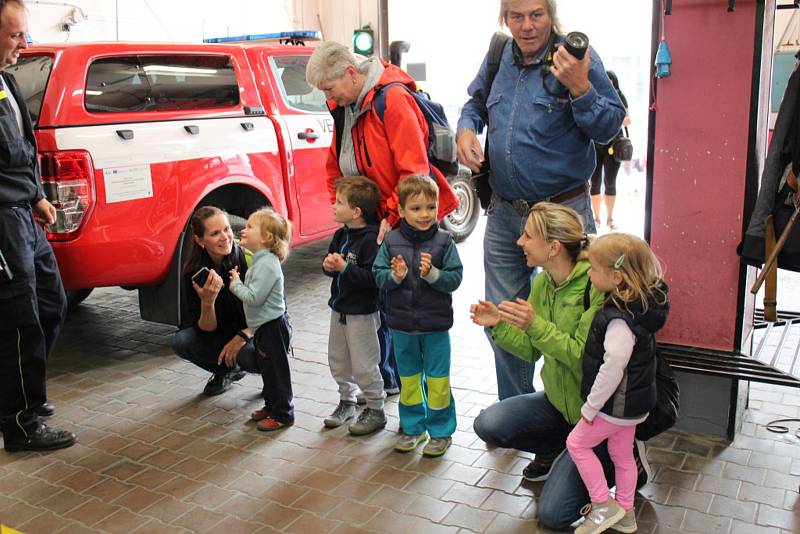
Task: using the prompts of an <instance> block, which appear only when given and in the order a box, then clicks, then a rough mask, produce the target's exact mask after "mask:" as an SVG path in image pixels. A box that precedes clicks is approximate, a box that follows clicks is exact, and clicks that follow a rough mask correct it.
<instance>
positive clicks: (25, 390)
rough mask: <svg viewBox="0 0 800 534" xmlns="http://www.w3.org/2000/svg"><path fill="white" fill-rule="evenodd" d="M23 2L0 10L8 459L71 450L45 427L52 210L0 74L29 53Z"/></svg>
mask: <svg viewBox="0 0 800 534" xmlns="http://www.w3.org/2000/svg"><path fill="white" fill-rule="evenodd" d="M27 31H28V17H27V13H26V11H25V5H24V3H23V2H22V0H8V1H6V2H3V3H0V266H2V268H1V269H0V430H2V432H3V445H4V447H5V449H6V450H7V451H9V452H14V451H45V450H52V449H60V448H64V447H69V446H70V445H72V444H74V443H75V435H74V434H72V433H71V432H67V431H65V430H56V429H54V428H50V427H48V426H46V425H45V424H44V423H43V422H42V420H41V416H45V415H52V413H53V406H52V405H51V404H49V403H47V395H46V388H45V374H46V365H47V354H48V353H49V352H50V350H51V349H52V348H53V344H54V343H55V340H56V338H57V337H58V332H59V330H60V329H61V324H62V322H63V319H64V316H65V314H66V296H65V294H64V287H63V285H62V284H61V277H60V275H59V273H58V266H57V265H56V260H55V256H54V255H53V249H52V248H51V247H50V243H48V242H47V238H46V237H45V234H44V231H43V230H42V228H41V226H40V224H42V223H44V224H53V223H55V222H56V209H55V208H54V207H53V205H52V204H50V202H48V200H47V199H46V198H45V196H44V192H43V190H42V184H41V182H40V180H39V169H38V162H37V157H36V141H35V139H34V137H33V130H32V127H31V118H30V115H29V114H28V109H27V108H26V107H25V100H24V99H23V98H22V95H21V94H20V91H19V88H18V87H17V83H16V81H15V80H14V77H13V76H11V75H10V74H8V73H7V72H5V69H6V67H10V66H11V65H14V64H15V63H16V62H17V59H18V58H19V51H20V50H21V49H24V48H27V47H28V44H27V40H26V39H27Z"/></svg>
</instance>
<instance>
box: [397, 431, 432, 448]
mask: <svg viewBox="0 0 800 534" xmlns="http://www.w3.org/2000/svg"><path fill="white" fill-rule="evenodd" d="M426 439H428V433H427V432H423V433H422V434H400V437H399V438H398V439H397V443H395V444H394V450H396V451H397V452H411V451H413V450H414V449H416V448H417V447H418V446H419V444H420V443H422V442H423V441H425V440H426Z"/></svg>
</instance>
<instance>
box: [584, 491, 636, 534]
mask: <svg viewBox="0 0 800 534" xmlns="http://www.w3.org/2000/svg"><path fill="white" fill-rule="evenodd" d="M581 515H584V516H586V517H585V518H584V520H583V523H581V524H580V525H578V528H576V529H575V534H599V533H600V532H605V531H606V530H608V529H609V528H611V527H612V526H615V525H616V523H617V522H619V520H620V519H622V518H623V517H624V516H625V510H623V509H622V506H620V505H619V503H618V502H617V501H615V500H614V499H612V498H610V497H609V499H608V501H606V502H604V503H602V504H600V503H591V504H587V505H586V506H584V507H583V509H581Z"/></svg>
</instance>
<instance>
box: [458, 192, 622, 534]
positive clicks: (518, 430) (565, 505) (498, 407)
mask: <svg viewBox="0 0 800 534" xmlns="http://www.w3.org/2000/svg"><path fill="white" fill-rule="evenodd" d="M517 245H519V246H520V247H521V248H522V250H523V252H524V254H525V257H526V258H527V262H528V266H529V267H541V268H542V272H540V273H539V274H538V275H536V277H535V278H534V280H533V283H532V284H531V293H530V296H529V297H528V300H527V301H525V300H522V299H517V300H516V301H514V302H511V301H503V302H501V303H500V304H498V305H495V304H494V303H491V302H487V301H479V302H478V303H477V304H473V305H472V306H471V310H470V311H471V314H472V320H473V322H475V323H476V324H478V325H481V326H485V327H491V328H492V337H493V338H494V341H495V343H496V344H497V345H498V346H500V347H502V348H503V349H505V350H507V351H508V352H510V353H512V354H514V355H516V356H517V357H519V358H522V359H523V360H526V361H529V362H533V361H536V360H538V359H540V358H542V359H543V360H544V365H543V367H542V368H541V376H542V381H543V382H544V391H537V392H535V393H529V394H525V395H517V396H515V397H510V398H507V399H504V400H502V401H500V402H498V403H495V404H493V405H492V406H489V407H488V408H486V409H485V410H483V411H482V412H481V413H480V415H478V417H477V418H476V419H475V423H474V429H475V433H476V434H477V435H478V437H480V438H481V439H482V440H483V441H485V442H486V443H488V444H490V445H494V446H497V447H505V448H512V449H519V450H523V451H527V452H532V453H534V454H535V455H536V456H535V458H534V460H533V461H532V462H531V463H530V464H529V465H528V466H527V467H526V468H525V469H524V471H523V476H524V478H526V479H527V480H530V481H543V480H547V482H546V483H545V485H544V488H542V493H541V496H540V498H539V502H538V503H537V508H538V515H539V523H540V524H541V525H542V526H545V527H548V528H565V527H567V526H569V524H570V523H572V522H573V521H575V520H576V519H578V517H580V515H579V512H580V509H581V507H582V506H583V505H584V504H586V503H587V502H589V497H588V493H587V491H586V488H585V487H584V485H583V482H582V481H581V478H580V475H579V474H578V472H577V469H576V468H575V465H574V464H573V463H572V459H571V458H570V457H569V454H563V455H561V453H562V452H563V451H564V450H565V448H566V439H567V436H568V435H569V433H570V431H571V430H572V427H573V426H575V424H576V423H577V422H578V420H579V419H580V418H581V405H582V404H583V400H582V399H581V376H582V368H581V359H582V357H583V348H584V344H585V342H586V336H587V334H588V333H589V327H590V326H591V324H592V319H594V316H595V313H596V312H597V311H598V310H599V309H600V308H601V306H602V304H603V298H604V296H603V294H602V293H600V292H598V291H597V290H596V289H594V288H593V287H592V286H591V284H590V282H589V276H588V271H589V261H588V260H587V259H586V248H587V247H588V246H589V241H588V238H587V237H586V235H585V234H584V233H583V223H582V222H581V218H580V216H579V215H578V214H577V212H575V211H574V210H572V209H571V208H567V207H565V206H562V205H559V204H552V203H548V202H542V203H539V204H536V205H534V206H533V208H532V209H531V212H530V215H529V217H528V220H527V222H526V223H525V229H524V231H523V233H522V235H521V236H520V238H519V240H518V241H517ZM597 452H598V456H599V457H600V459H601V461H602V462H603V465H604V467H606V469H605V470H606V476H607V477H608V476H609V475H610V476H611V477H612V478H613V464H612V462H611V460H610V458H609V457H608V454H607V453H605V454H604V451H597ZM559 455H561V456H559ZM556 459H558V461H556ZM609 470H610V472H609ZM609 484H613V482H609Z"/></svg>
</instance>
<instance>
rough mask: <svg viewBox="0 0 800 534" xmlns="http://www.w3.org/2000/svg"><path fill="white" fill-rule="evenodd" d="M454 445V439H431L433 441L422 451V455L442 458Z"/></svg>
mask: <svg viewBox="0 0 800 534" xmlns="http://www.w3.org/2000/svg"><path fill="white" fill-rule="evenodd" d="M452 443H453V438H451V437H446V438H431V440H430V441H429V442H428V443H427V444H426V445H425V448H424V449H422V454H424V455H425V456H441V455H443V454H444V453H446V452H447V449H449V448H450V445H452Z"/></svg>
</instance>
